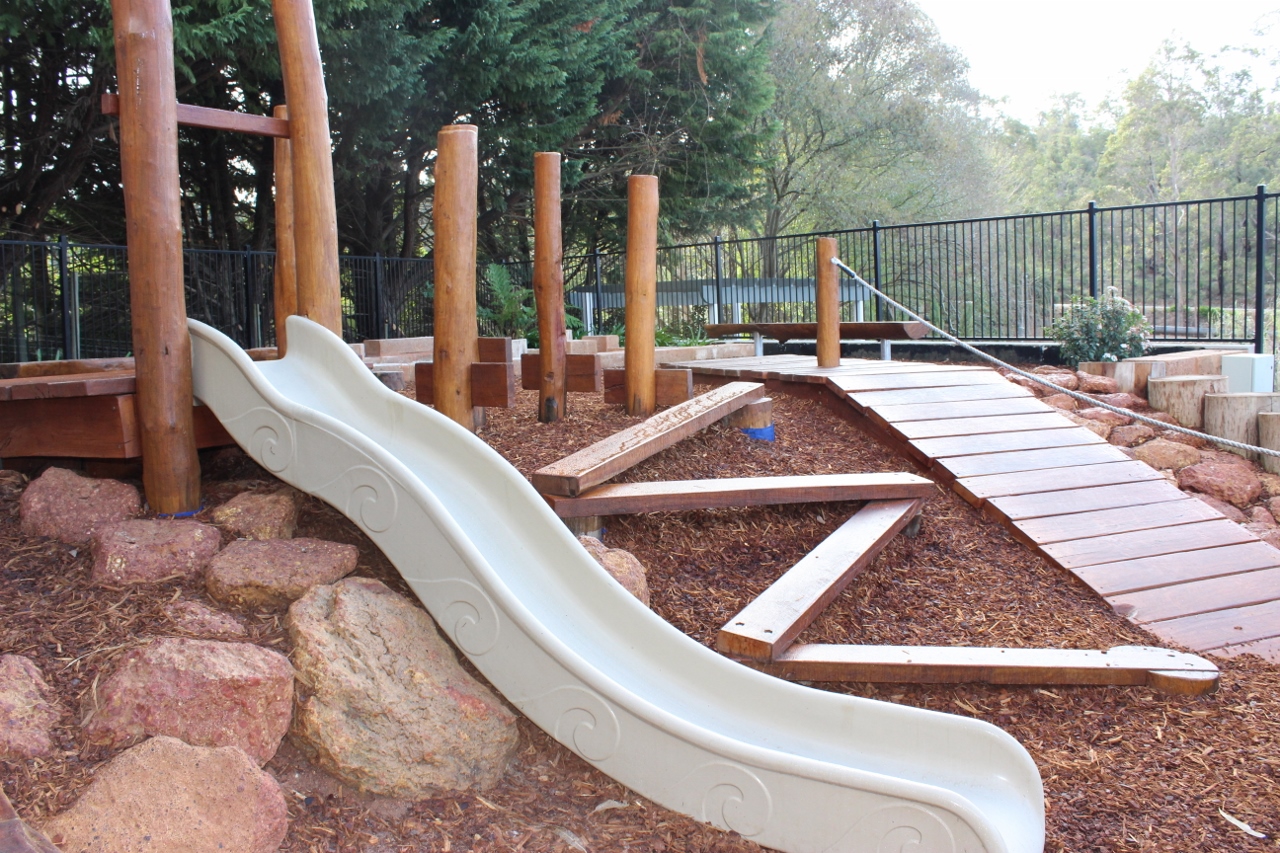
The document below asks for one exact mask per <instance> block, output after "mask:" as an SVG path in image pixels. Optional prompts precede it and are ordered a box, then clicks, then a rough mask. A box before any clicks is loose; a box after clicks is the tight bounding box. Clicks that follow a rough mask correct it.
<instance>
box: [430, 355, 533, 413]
mask: <svg viewBox="0 0 1280 853" xmlns="http://www.w3.org/2000/svg"><path fill="white" fill-rule="evenodd" d="M432 367H433V365H432V363H431V362H429V361H418V362H414V365H413V381H414V394H415V398H416V399H417V401H418V402H419V403H423V404H425V405H428V406H431V405H434V404H435V372H434V370H433V369H432ZM471 404H472V405H473V406H480V407H487V408H495V409H509V408H511V407H512V406H514V405H515V404H516V372H515V363H514V362H511V361H475V362H472V363H471Z"/></svg>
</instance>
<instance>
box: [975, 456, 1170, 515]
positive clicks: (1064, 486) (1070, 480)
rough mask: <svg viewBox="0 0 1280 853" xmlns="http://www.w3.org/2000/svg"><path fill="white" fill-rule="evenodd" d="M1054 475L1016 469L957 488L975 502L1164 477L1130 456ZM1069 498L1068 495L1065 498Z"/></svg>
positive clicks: (1060, 471)
mask: <svg viewBox="0 0 1280 853" xmlns="http://www.w3.org/2000/svg"><path fill="white" fill-rule="evenodd" d="M1054 470H1055V471H1056V473H1055V474H1054V475H1053V476H1052V477H1046V476H1045V475H1044V474H1042V473H1040V472H1037V471H1015V472H1014V473H1012V474H990V475H988V476H985V477H966V478H963V479H960V480H956V482H955V490H956V492H957V493H959V495H960V496H961V497H963V498H964V499H965V500H967V501H969V503H972V504H975V505H976V504H979V503H981V502H983V501H986V500H988V499H990V498H998V497H1004V496H1006V495H1029V494H1036V493H1042V492H1065V491H1071V490H1074V489H1087V488H1091V487H1093V486H1115V485H1119V484H1120V483H1135V482H1139V481H1142V480H1163V479H1164V475H1163V474H1161V473H1160V472H1159V471H1157V470H1156V469H1154V468H1152V467H1151V466H1150V465H1148V464H1147V463H1145V462H1138V461H1137V460H1133V459H1129V460H1126V461H1124V462H1105V463H1103V464H1101V465H1082V466H1080V467H1079V468H1057V469H1054ZM1062 499H1063V500H1068V499H1069V498H1062Z"/></svg>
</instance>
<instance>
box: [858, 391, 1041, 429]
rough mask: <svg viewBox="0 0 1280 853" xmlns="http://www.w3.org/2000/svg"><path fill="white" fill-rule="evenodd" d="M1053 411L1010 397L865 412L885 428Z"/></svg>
mask: <svg viewBox="0 0 1280 853" xmlns="http://www.w3.org/2000/svg"><path fill="white" fill-rule="evenodd" d="M1052 412H1053V409H1052V408H1051V407H1049V406H1046V405H1045V404H1044V403H1042V402H1040V401H1039V400H1038V399H1036V398H1035V397H1012V398H1006V399H1003V400H968V401H963V402H959V403H908V404H906V405H901V406H876V407H875V408H874V409H869V410H868V414H869V415H871V417H872V419H873V420H875V421H878V422H880V423H883V424H885V425H890V424H892V425H895V426H896V425H897V424H900V423H906V422H908V421H939V420H946V419H948V418H988V417H1007V416H1009V415H1025V414H1046V413H1052Z"/></svg>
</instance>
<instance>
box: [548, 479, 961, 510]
mask: <svg viewBox="0 0 1280 853" xmlns="http://www.w3.org/2000/svg"><path fill="white" fill-rule="evenodd" d="M937 488H938V487H937V486H935V485H934V484H933V482H932V481H930V480H926V479H925V478H924V477H917V476H916V475H915V474H815V475H812V476H807V477H733V478H725V479H722V480H677V481H674V482H672V481H668V482H660V483H614V484H607V485H603V486H597V487H596V488H594V489H591V490H590V491H588V492H585V493H584V494H582V495H581V496H580V497H576V498H566V497H560V496H558V495H543V497H544V498H546V501H547V503H548V504H550V505H551V508H552V509H554V510H555V512H556V515H558V516H560V517H561V518H586V517H589V516H593V515H630V514H632V513H638V512H681V511H684V510H691V509H715V508H718V507H730V506H738V507H741V506H770V505H776V504H794V503H815V502H818V501H880V500H894V499H902V498H927V497H929V496H930V495H932V494H934V493H935V492H936V491H937Z"/></svg>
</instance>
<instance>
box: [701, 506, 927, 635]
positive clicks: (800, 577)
mask: <svg viewBox="0 0 1280 853" xmlns="http://www.w3.org/2000/svg"><path fill="white" fill-rule="evenodd" d="M923 504H924V501H923V500H922V499H914V500H897V501H875V502H872V503H868V504H867V505H866V506H864V507H863V508H862V509H861V510H859V511H858V512H856V513H854V514H853V515H852V516H851V517H850V518H849V520H848V521H846V522H845V523H844V524H842V525H841V526H840V527H839V528H837V529H836V531H835V532H834V533H832V534H831V535H830V536H828V537H827V538H826V539H825V540H823V541H822V542H821V543H820V544H819V545H818V547H816V548H814V549H813V550H812V551H810V552H809V553H808V554H806V555H805V556H804V557H803V558H801V560H800V561H799V562H798V563H796V564H795V565H794V566H792V567H791V568H790V569H788V570H787V572H786V573H785V574H784V575H782V577H780V578H778V579H777V580H776V581H774V582H773V584H772V585H771V586H770V587H769V588H768V589H766V590H765V591H764V592H763V593H761V594H760V595H759V596H758V597H757V598H756V599H755V600H754V601H752V602H751V603H750V604H748V605H747V606H746V607H744V608H743V609H742V610H741V611H740V612H739V613H738V614H737V615H736V616H734V617H733V618H732V619H730V620H729V621H728V622H727V623H725V625H724V627H723V628H721V629H720V632H719V634H718V635H717V637H716V648H718V649H719V650H720V651H722V652H725V653H726V654H731V655H740V656H742V657H749V658H756V659H760V660H769V659H771V658H774V657H776V656H777V655H779V654H781V653H782V651H783V650H785V649H786V648H787V646H789V645H791V642H792V641H793V640H795V638H796V637H797V636H799V635H800V632H801V631H803V630H804V629H805V628H806V627H808V625H809V623H810V622H812V621H813V620H814V618H815V617H816V616H817V615H818V614H819V613H821V612H822V611H823V610H824V609H825V608H826V606H827V605H828V604H830V603H831V602H832V601H834V600H835V598H836V597H837V596H838V595H839V594H840V593H841V592H842V591H844V588H845V587H846V586H848V585H849V582H850V581H852V580H853V579H854V578H855V577H857V576H858V575H859V574H861V573H862V572H863V571H864V570H865V569H866V568H867V566H869V565H871V563H872V562H873V561H874V560H875V558H876V557H877V556H879V554H880V551H881V549H882V548H884V546H885V545H886V544H887V543H888V542H889V540H890V539H892V538H893V537H894V536H896V535H897V534H898V532H899V531H901V530H902V529H903V528H904V527H906V526H907V525H908V524H909V523H911V520H912V519H913V518H915V516H916V514H917V513H918V512H919V511H920V507H921V506H922V505H923Z"/></svg>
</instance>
